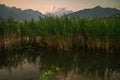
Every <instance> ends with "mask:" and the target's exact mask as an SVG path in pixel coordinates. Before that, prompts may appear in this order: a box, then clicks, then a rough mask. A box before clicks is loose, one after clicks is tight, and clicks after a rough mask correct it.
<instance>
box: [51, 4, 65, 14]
mask: <svg viewBox="0 0 120 80" xmlns="http://www.w3.org/2000/svg"><path fill="white" fill-rule="evenodd" d="M63 10H66V8H59V7H56V6H51V11H50V12H52V13H55V12H59V11H63Z"/></svg>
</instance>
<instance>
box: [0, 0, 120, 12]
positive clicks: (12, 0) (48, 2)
mask: <svg viewBox="0 0 120 80" xmlns="http://www.w3.org/2000/svg"><path fill="white" fill-rule="evenodd" d="M0 4H5V5H7V6H10V7H13V6H15V7H17V8H21V9H23V10H24V9H34V10H38V11H40V12H43V13H46V12H57V11H60V10H65V9H66V10H72V11H77V10H81V9H85V8H92V7H95V6H97V5H100V6H102V7H112V8H118V9H120V5H119V4H120V0H0Z"/></svg>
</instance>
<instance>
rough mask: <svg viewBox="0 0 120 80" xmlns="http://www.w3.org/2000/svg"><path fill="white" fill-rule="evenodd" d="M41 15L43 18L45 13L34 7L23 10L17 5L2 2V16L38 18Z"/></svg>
mask: <svg viewBox="0 0 120 80" xmlns="http://www.w3.org/2000/svg"><path fill="white" fill-rule="evenodd" d="M39 17H41V18H43V17H44V15H43V14H42V13H40V12H38V11H34V10H32V9H27V10H21V9H18V8H16V7H7V6H5V5H4V4H0V18H4V19H8V18H13V19H15V20H20V21H23V20H31V19H32V18H33V19H34V20H38V19H39Z"/></svg>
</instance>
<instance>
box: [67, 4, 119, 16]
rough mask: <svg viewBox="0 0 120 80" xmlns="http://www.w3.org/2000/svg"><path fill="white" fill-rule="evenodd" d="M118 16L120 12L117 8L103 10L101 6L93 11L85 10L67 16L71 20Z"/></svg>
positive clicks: (92, 9)
mask: <svg viewBox="0 0 120 80" xmlns="http://www.w3.org/2000/svg"><path fill="white" fill-rule="evenodd" d="M116 14H117V15H118V14H120V10H118V9H115V8H102V7H100V6H96V7H94V8H91V9H83V10H79V11H76V12H73V13H70V14H68V15H67V16H68V17H69V18H103V17H111V16H113V15H116Z"/></svg>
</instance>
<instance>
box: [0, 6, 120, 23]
mask: <svg viewBox="0 0 120 80" xmlns="http://www.w3.org/2000/svg"><path fill="white" fill-rule="evenodd" d="M64 15H66V16H68V18H103V17H111V16H119V15H120V10H118V9H115V8H102V7H100V6H96V7H94V8H91V9H83V10H79V11H76V12H73V11H71V10H62V11H59V12H55V13H47V14H42V13H41V12H39V11H34V10H32V9H26V10H21V9H19V8H16V7H8V6H5V5H4V4H0V18H3V19H8V18H13V19H15V20H20V21H24V20H31V19H32V18H33V19H34V20H38V19H39V17H41V18H44V17H45V16H58V17H62V16H64Z"/></svg>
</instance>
